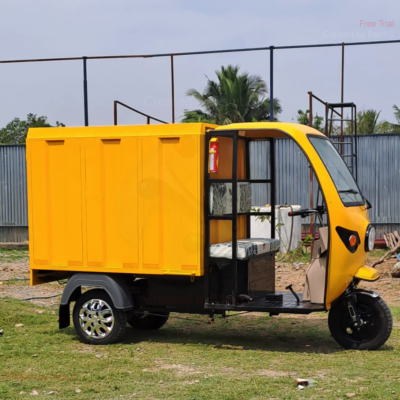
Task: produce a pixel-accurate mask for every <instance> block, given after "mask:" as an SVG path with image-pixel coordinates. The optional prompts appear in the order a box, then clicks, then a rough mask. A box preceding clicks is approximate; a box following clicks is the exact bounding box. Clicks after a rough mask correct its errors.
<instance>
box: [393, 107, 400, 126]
mask: <svg viewBox="0 0 400 400" xmlns="http://www.w3.org/2000/svg"><path fill="white" fill-rule="evenodd" d="M393 110H394V117H395V118H396V121H397V122H398V123H399V124H400V108H399V107H397V106H396V104H393Z"/></svg>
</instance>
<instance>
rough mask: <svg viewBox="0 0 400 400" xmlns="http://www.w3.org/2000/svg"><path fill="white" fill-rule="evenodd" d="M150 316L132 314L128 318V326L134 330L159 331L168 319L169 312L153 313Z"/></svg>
mask: <svg viewBox="0 0 400 400" xmlns="http://www.w3.org/2000/svg"><path fill="white" fill-rule="evenodd" d="M154 314H157V315H152V314H151V313H150V314H144V315H143V314H134V315H131V316H129V318H128V324H129V325H130V326H131V327H132V328H134V329H151V330H156V329H160V328H161V327H163V326H164V325H165V323H166V322H167V321H168V318H169V312H154Z"/></svg>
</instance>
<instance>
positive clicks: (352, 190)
mask: <svg viewBox="0 0 400 400" xmlns="http://www.w3.org/2000/svg"><path fill="white" fill-rule="evenodd" d="M338 192H339V193H353V194H358V192H357V190H355V189H345V190H338Z"/></svg>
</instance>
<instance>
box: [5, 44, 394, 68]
mask: <svg viewBox="0 0 400 400" xmlns="http://www.w3.org/2000/svg"><path fill="white" fill-rule="evenodd" d="M394 43H400V40H399V39H397V40H377V41H372V42H350V43H345V45H346V46H363V45H374V44H375V45H376V44H394ZM342 45H343V43H321V44H304V45H295V46H273V47H274V49H275V50H288V49H312V48H319V47H320V48H322V47H339V46H342ZM268 49H271V46H267V47H247V48H239V49H227V50H206V51H187V52H183V53H159V54H126V55H116V56H91V57H87V59H88V60H101V59H103V60H106V59H107V60H112V59H118V58H155V57H170V56H171V55H173V56H174V57H177V56H195V55H201V54H223V53H240V52H247V51H265V50H268ZM80 59H81V57H58V58H31V59H19V60H1V61H0V64H10V63H22V62H43V61H73V60H80Z"/></svg>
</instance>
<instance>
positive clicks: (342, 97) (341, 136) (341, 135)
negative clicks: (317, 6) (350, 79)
mask: <svg viewBox="0 0 400 400" xmlns="http://www.w3.org/2000/svg"><path fill="white" fill-rule="evenodd" d="M340 98H341V102H342V103H343V102H344V100H343V99H344V42H343V43H342V88H341V96H340ZM341 118H342V121H341V122H340V140H341V141H343V107H342V112H341ZM342 154H343V146H340V155H342Z"/></svg>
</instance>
